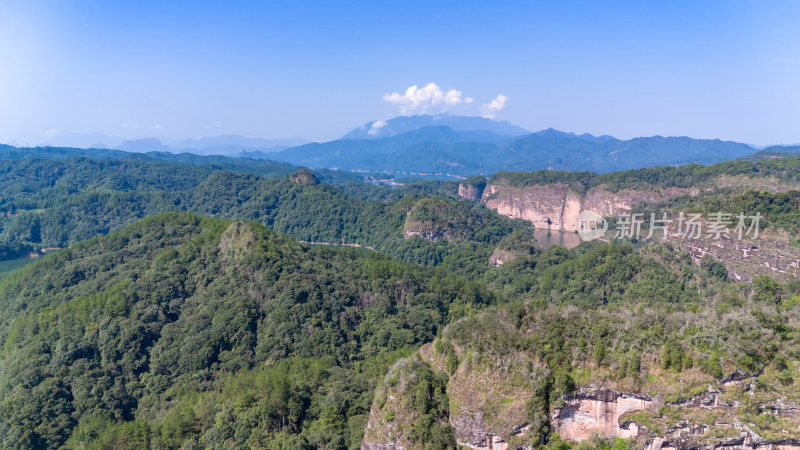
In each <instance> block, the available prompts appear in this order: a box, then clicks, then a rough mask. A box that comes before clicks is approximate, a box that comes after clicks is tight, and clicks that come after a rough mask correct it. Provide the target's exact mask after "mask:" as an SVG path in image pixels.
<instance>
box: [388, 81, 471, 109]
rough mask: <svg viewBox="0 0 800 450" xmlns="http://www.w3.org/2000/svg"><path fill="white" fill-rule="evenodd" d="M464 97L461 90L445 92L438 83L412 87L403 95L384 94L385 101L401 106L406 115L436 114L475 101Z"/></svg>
mask: <svg viewBox="0 0 800 450" xmlns="http://www.w3.org/2000/svg"><path fill="white" fill-rule="evenodd" d="M462 95H463V93H462V92H461V91H459V90H456V89H450V90H448V91H444V90H443V89H442V88H440V87H439V86H438V85H437V84H436V83H428V84H427V85H425V86H424V87H422V88H420V87H419V86H417V85H413V86H410V87H409V88H408V89H406V92H405V93H403V94H401V93H399V92H394V93H392V94H384V96H383V100H384V101H386V102H389V103H392V104H394V105H398V106H400V113H401V114H404V115H407V114H426V113H434V114H435V113H442V112H445V111H448V110H450V109H451V108H452V107H454V106H456V105H458V104H461V103H472V102H473V101H474V99H473V98H472V97H462Z"/></svg>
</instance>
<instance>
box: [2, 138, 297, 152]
mask: <svg viewBox="0 0 800 450" xmlns="http://www.w3.org/2000/svg"><path fill="white" fill-rule="evenodd" d="M308 142H309V141H308V140H307V139H299V138H291V139H264V138H248V137H244V136H239V135H223V136H213V137H204V138H201V139H169V138H163V139H160V140H159V139H156V138H142V139H128V140H124V139H121V138H118V137H113V136H109V135H105V134H101V133H68V134H63V135H59V136H54V137H53V138H52V139H49V140H48V142H46V143H41V144H39V146H41V147H45V146H51V147H71V148H101V149H111V150H123V151H126V152H136V153H144V152H171V153H194V154H197V155H224V156H234V157H235V156H248V154H249V153H253V154H255V155H256V156H258V157H264V155H265V154H266V153H270V152H276V151H280V150H285V149H287V148H289V147H293V146H297V145H303V144H306V143H308ZM14 145H15V146H16V147H24V146H23V145H19V144H14Z"/></svg>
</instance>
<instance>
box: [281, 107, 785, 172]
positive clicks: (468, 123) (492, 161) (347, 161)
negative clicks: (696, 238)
mask: <svg viewBox="0 0 800 450" xmlns="http://www.w3.org/2000/svg"><path fill="white" fill-rule="evenodd" d="M375 124H378V126H377V127H376V125H375ZM417 125H422V126H420V127H418V128H414V127H415V126H417ZM372 131H374V132H373V133H371V132H372ZM770 149H772V150H782V149H784V147H777V148H776V147H770ZM756 151H757V149H756V148H754V147H752V146H750V145H747V144H742V143H738V142H730V141H720V140H716V139H714V140H709V139H692V138H688V137H662V136H653V137H641V138H635V139H629V140H620V139H616V138H614V137H612V136H593V135H591V134H581V135H577V134H574V133H565V132H562V131H558V130H554V129H547V130H542V131H539V132H536V133H528V132H526V131H525V130H523V129H522V128H519V127H517V126H514V125H511V124H509V123H507V122H495V121H493V120H489V119H482V118H477V117H460V116H451V115H439V116H412V117H398V118H396V119H392V120H389V121H386V122H382V123H380V122H369V123H367V124H365V125H363V126H362V127H359V128H357V129H355V130H353V131H351V132H350V133H347V134H346V135H345V136H344V137H343V138H342V139H338V140H335V141H331V142H326V143H312V144H306V145H302V146H298V147H293V148H289V149H287V150H284V151H281V152H278V153H272V154H270V155H269V158H270V159H274V160H277V161H284V162H288V163H291V164H295V165H302V166H308V167H311V168H314V169H319V168H337V169H343V170H369V171H387V172H395V173H447V174H452V175H459V176H466V175H474V174H484V175H491V174H494V173H496V172H500V171H505V170H516V171H534V170H542V169H557V170H570V171H583V170H588V171H593V172H613V171H617V170H626V169H635V168H642V167H650V166H657V165H680V164H688V163H699V164H712V163H717V162H721V161H725V160H729V159H735V158H741V157H744V156H747V155H751V154H753V153H755V152H756Z"/></svg>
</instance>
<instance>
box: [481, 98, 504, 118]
mask: <svg viewBox="0 0 800 450" xmlns="http://www.w3.org/2000/svg"><path fill="white" fill-rule="evenodd" d="M506 101H508V97H506V96H505V95H503V94H498V95H497V98H495V99H494V100H492V101H491V102H489V103H485V104H483V105H481V116H483V117H485V118H487V119H494V117H495V116H496V115H497V113H498V112H500V111H502V110H503V109H505V107H506Z"/></svg>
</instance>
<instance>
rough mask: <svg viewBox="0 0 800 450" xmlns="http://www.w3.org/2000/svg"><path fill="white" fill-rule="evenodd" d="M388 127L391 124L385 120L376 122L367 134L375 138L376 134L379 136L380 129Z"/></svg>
mask: <svg viewBox="0 0 800 450" xmlns="http://www.w3.org/2000/svg"><path fill="white" fill-rule="evenodd" d="M386 125H389V124H388V123H387V122H385V121H383V120H376V121H375V122H372V126H371V127H370V128H369V131H367V134H368V135H370V136H375V135H376V134H378V132H379V131H380V129H381V128H383V127H385V126H386Z"/></svg>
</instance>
